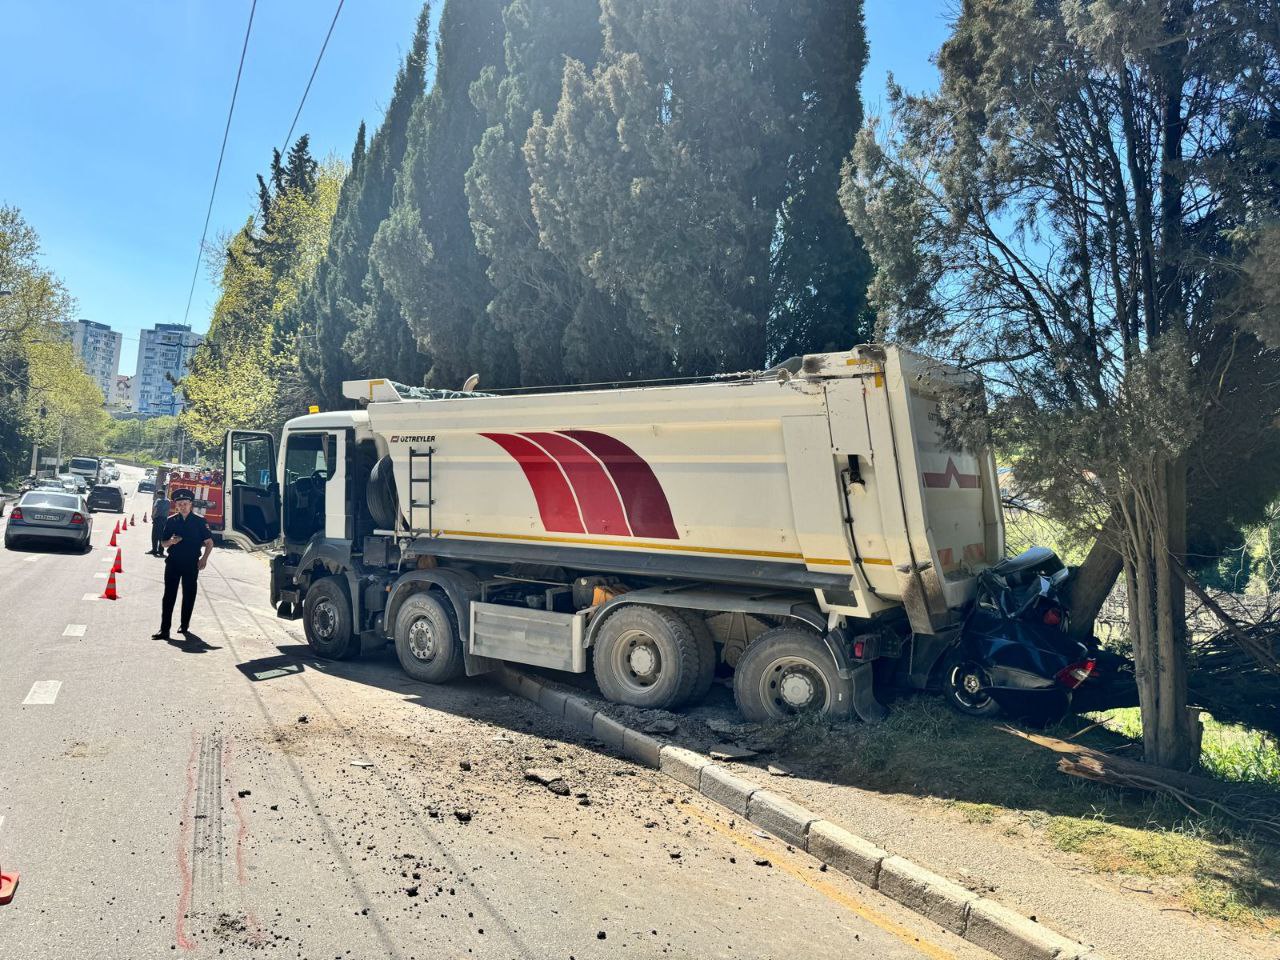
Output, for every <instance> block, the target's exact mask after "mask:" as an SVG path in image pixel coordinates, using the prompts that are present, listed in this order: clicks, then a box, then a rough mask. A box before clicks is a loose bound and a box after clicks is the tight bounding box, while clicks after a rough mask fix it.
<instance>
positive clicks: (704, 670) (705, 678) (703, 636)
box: [680, 610, 716, 703]
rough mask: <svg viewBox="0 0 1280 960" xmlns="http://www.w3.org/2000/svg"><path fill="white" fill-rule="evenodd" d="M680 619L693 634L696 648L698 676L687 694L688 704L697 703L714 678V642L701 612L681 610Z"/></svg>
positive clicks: (709, 687)
mask: <svg viewBox="0 0 1280 960" xmlns="http://www.w3.org/2000/svg"><path fill="white" fill-rule="evenodd" d="M680 615H681V617H683V618H684V622H685V623H687V624H688V625H689V631H690V632H691V633H692V634H693V642H694V643H695V644H697V647H698V675H697V678H696V679H695V680H694V681H693V690H692V691H690V693H689V699H688V702H689V703H697V702H698V701H699V700H701V699H702V698H703V697H705V696H706V695H707V691H709V690H710V689H711V683H712V681H713V680H715V678H716V642H715V640H714V639H713V638H712V636H711V628H710V627H708V626H707V620H706V617H704V616H703V615H702V611H701V610H681V611H680Z"/></svg>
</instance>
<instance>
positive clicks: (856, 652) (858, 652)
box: [853, 640, 867, 660]
mask: <svg viewBox="0 0 1280 960" xmlns="http://www.w3.org/2000/svg"><path fill="white" fill-rule="evenodd" d="M866 652H867V644H866V642H865V641H863V640H855V641H853V659H855V660H861V659H862V655H863V654H864V653H866Z"/></svg>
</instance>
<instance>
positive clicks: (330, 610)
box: [302, 576, 360, 660]
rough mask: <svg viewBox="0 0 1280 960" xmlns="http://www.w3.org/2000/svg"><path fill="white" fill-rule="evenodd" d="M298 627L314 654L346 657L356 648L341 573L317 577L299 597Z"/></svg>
mask: <svg viewBox="0 0 1280 960" xmlns="http://www.w3.org/2000/svg"><path fill="white" fill-rule="evenodd" d="M302 630H303V632H304V633H305V634H306V635H307V643H308V644H309V645H310V646H311V649H312V650H314V651H315V652H316V655H317V656H320V657H324V658H325V659H326V660H347V659H349V658H351V657H353V656H355V655H356V654H358V653H359V652H360V644H359V643H357V642H353V641H354V634H353V631H352V629H351V596H350V594H348V593H347V584H346V581H345V580H344V579H343V578H342V577H338V576H330V577H321V578H320V579H319V580H317V581H315V583H313V584H311V587H310V589H308V590H307V596H306V598H305V599H304V600H303V601H302Z"/></svg>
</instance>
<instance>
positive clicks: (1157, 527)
mask: <svg viewBox="0 0 1280 960" xmlns="http://www.w3.org/2000/svg"><path fill="white" fill-rule="evenodd" d="M1185 476H1186V470H1185V464H1184V462H1183V461H1181V460H1179V461H1176V462H1175V463H1173V464H1166V463H1157V464H1153V465H1152V466H1151V468H1150V471H1149V472H1148V473H1147V475H1146V476H1145V477H1143V478H1142V479H1141V481H1140V482H1137V483H1135V484H1134V488H1133V493H1132V496H1131V497H1130V498H1128V499H1127V500H1126V501H1125V502H1124V504H1123V505H1122V512H1123V516H1124V534H1125V541H1126V542H1125V554H1126V557H1125V578H1126V586H1127V588H1128V590H1127V592H1128V598H1129V627H1130V633H1131V637H1132V640H1133V659H1134V666H1135V670H1136V675H1137V680H1138V701H1139V704H1140V705H1141V708H1142V746H1143V756H1144V758H1145V759H1146V761H1147V762H1148V763H1152V764H1155V765H1157V766H1161V767H1169V768H1172V769H1177V770H1187V769H1190V767H1191V766H1192V765H1193V764H1194V763H1195V762H1196V760H1197V759H1198V758H1197V757H1196V756H1194V755H1193V751H1192V738H1191V728H1190V723H1189V718H1188V711H1187V667H1186V650H1185V647H1186V638H1185V635H1184V634H1185V616H1184V615H1183V611H1184V609H1185V602H1184V600H1183V596H1184V594H1183V588H1182V581H1181V579H1180V578H1179V577H1178V575H1177V572H1176V570H1175V565H1174V564H1173V562H1172V560H1171V556H1172V553H1173V550H1174V549H1175V547H1178V546H1181V544H1182V543H1183V542H1184V538H1185V529H1186V485H1185Z"/></svg>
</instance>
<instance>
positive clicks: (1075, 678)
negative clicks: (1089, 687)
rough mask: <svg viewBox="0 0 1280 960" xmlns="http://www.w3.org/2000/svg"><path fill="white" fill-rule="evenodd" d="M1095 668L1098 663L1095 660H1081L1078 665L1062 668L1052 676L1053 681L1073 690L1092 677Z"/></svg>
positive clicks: (1073, 664)
mask: <svg viewBox="0 0 1280 960" xmlns="http://www.w3.org/2000/svg"><path fill="white" fill-rule="evenodd" d="M1097 666H1098V661H1096V660H1092V659H1090V660H1081V661H1079V662H1078V663H1072V664H1068V665H1067V666H1065V667H1063V668H1062V669H1061V670H1059V671H1058V673H1057V674H1056V675H1055V676H1054V679H1055V680H1057V681H1058V682H1059V683H1060V684H1062V685H1063V686H1064V687H1066V688H1067V689H1068V690H1074V689H1075V688H1076V687H1078V686H1080V684H1082V683H1084V682H1085V681H1086V680H1088V679H1089V678H1090V677H1091V676H1093V671H1094V670H1095V669H1097Z"/></svg>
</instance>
